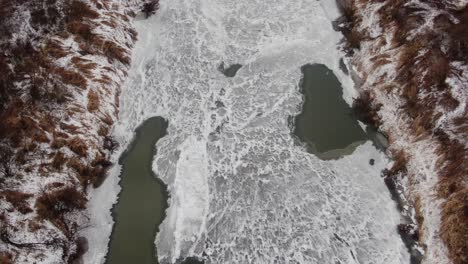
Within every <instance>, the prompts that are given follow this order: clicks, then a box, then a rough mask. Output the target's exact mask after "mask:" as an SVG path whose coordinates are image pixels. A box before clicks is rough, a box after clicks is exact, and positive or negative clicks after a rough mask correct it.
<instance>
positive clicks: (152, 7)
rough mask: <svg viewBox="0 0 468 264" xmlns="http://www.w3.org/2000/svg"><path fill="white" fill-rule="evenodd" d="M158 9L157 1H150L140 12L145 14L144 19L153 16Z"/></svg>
mask: <svg viewBox="0 0 468 264" xmlns="http://www.w3.org/2000/svg"><path fill="white" fill-rule="evenodd" d="M158 9H159V0H151V1H149V2H147V3H144V4H143V7H142V12H143V13H144V14H145V16H146V18H148V17H150V16H152V15H154V14H155V13H156V11H157V10H158Z"/></svg>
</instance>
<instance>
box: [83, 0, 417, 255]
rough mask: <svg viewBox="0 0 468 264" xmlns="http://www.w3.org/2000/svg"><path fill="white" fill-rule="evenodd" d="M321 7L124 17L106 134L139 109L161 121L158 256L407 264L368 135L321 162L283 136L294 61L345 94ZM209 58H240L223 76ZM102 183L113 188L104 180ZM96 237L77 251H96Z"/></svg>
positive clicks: (188, 6)
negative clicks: (130, 22)
mask: <svg viewBox="0 0 468 264" xmlns="http://www.w3.org/2000/svg"><path fill="white" fill-rule="evenodd" d="M334 18H336V10H335V6H334V0H328V1H317V0H297V1H284V0H282V1H277V0H276V1H275V0H272V1H264V0H238V1H232V0H218V1H214V0H170V1H169V0H164V1H161V9H160V10H159V11H158V13H157V15H156V16H153V17H151V18H150V19H148V20H140V21H137V22H136V26H137V29H138V32H139V42H138V43H137V47H136V49H135V52H134V58H133V66H132V67H133V68H132V71H131V72H130V75H129V80H128V82H127V84H126V86H125V87H124V89H123V93H122V96H121V112H120V122H119V124H118V125H117V127H116V130H115V135H116V136H117V139H118V140H119V141H120V143H121V145H122V146H126V145H127V144H128V143H129V142H130V141H131V139H132V137H133V131H134V130H135V128H136V127H138V126H139V125H140V124H141V123H142V122H143V121H144V120H146V119H147V118H148V117H151V116H162V117H164V118H165V119H167V120H168V121H169V126H168V128H167V135H166V136H165V137H164V138H162V139H160V140H159V141H158V143H157V145H156V147H157V155H156V156H155V158H154V162H153V170H154V172H155V174H156V175H158V176H159V177H161V179H162V180H163V181H164V182H165V183H166V184H167V186H168V191H169V194H170V196H171V198H170V200H169V208H168V209H167V211H166V214H167V217H166V218H165V220H164V221H163V223H162V224H161V226H160V232H159V233H158V235H157V237H156V241H155V243H156V246H157V252H158V259H159V262H160V263H176V262H180V261H182V260H183V259H184V258H186V257H203V258H204V259H205V262H206V263H220V264H224V263H266V264H270V263H279V264H281V263H304V264H306V263H320V264H322V263H330V264H332V263H333V264H337V263H343V264H344V263H376V264H380V263H385V264H392V263H395V264H396V263H408V262H409V256H408V253H407V251H406V248H405V247H404V245H403V243H402V241H401V239H400V237H399V236H398V234H397V232H396V226H397V224H398V223H399V221H400V219H399V213H398V211H397V210H396V208H395V205H394V203H393V201H392V200H391V198H390V195H389V192H388V190H387V189H386V187H385V185H384V182H383V180H382V178H381V177H380V171H381V170H382V169H383V168H384V166H386V164H387V163H388V160H387V159H386V158H385V156H384V155H383V154H382V153H380V152H379V151H378V150H377V149H376V148H375V147H374V146H373V145H372V143H371V142H367V143H364V144H362V145H360V146H358V147H357V148H356V149H355V150H354V152H352V154H350V155H347V156H345V157H343V158H340V159H338V160H321V159H319V158H318V157H316V156H314V155H313V154H310V153H308V152H307V151H306V147H303V146H298V145H297V144H296V143H295V140H294V138H293V135H292V131H293V128H292V127H291V122H290V120H291V117H293V116H296V115H298V114H299V113H300V111H301V109H302V102H303V96H302V94H301V90H300V87H299V81H300V79H301V77H302V73H301V66H303V65H306V64H308V63H310V64H315V63H318V64H324V65H326V66H327V67H328V68H329V69H331V70H332V71H333V72H334V73H335V74H336V75H337V77H338V79H339V80H340V82H341V83H342V86H343V87H344V89H343V98H344V99H345V100H346V101H347V102H348V103H349V102H350V99H351V97H352V96H354V95H355V94H356V91H354V88H353V83H352V81H351V79H350V78H349V77H347V76H346V75H345V74H344V73H342V72H341V71H340V69H339V59H340V57H341V56H342V54H341V52H339V50H338V48H337V43H338V42H339V41H340V38H341V37H340V34H339V33H337V32H334V31H333V29H332V26H331V20H333V19H334ZM222 62H224V64H225V65H226V66H227V65H231V64H236V63H238V64H241V65H243V66H242V67H241V68H240V69H239V70H238V71H237V73H236V74H235V76H234V77H227V76H225V75H224V74H223V73H221V72H220V71H219V66H220V64H221V63H222ZM315 125H316V126H317V129H320V126H321V124H320V123H317V124H315ZM346 132H347V131H341V133H343V134H345V133H346ZM370 159H373V160H375V163H374V165H373V166H372V165H370V164H369V160H370ZM105 185H107V187H105V186H104V187H103V188H104V189H105V188H108V189H112V190H114V191H115V192H117V191H118V187H116V186H117V182H116V181H115V180H108V181H106V183H105ZM98 196H99V195H97V197H98ZM111 198H112V197H111ZM111 198H109V199H111ZM114 199H115V197H114ZM110 203H112V201H111V202H110ZM109 214H110V213H109ZM109 217H110V216H108V215H104V216H102V217H101V216H100V217H96V219H94V220H92V221H95V222H96V223H98V224H96V226H99V223H100V222H99V221H101V222H102V221H104V220H102V219H107V220H106V221H109ZM106 223H107V222H106ZM100 224H102V223H100ZM102 226H105V225H104V224H102ZM106 228H107V229H106ZM106 228H103V229H102V230H108V229H109V231H105V232H110V228H108V227H106ZM90 232H91V231H90ZM100 239H101V238H96V243H98V244H99V245H101V244H105V243H104V242H105V241H104V240H102V239H101V240H100ZM101 246H102V245H101ZM100 248H101V249H102V247H100V246H97V247H95V249H91V252H89V253H88V255H87V258H88V260H90V259H94V260H95V262H93V263H96V262H98V261H97V260H96V259H99V258H100V257H102V256H101V255H100V254H99V253H96V252H93V250H99V249H100ZM99 261H101V260H99Z"/></svg>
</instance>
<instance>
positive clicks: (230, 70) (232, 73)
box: [218, 62, 242, 78]
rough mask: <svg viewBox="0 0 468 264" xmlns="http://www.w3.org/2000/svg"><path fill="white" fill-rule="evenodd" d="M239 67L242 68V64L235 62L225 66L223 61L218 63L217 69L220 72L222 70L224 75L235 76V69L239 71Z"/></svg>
mask: <svg viewBox="0 0 468 264" xmlns="http://www.w3.org/2000/svg"><path fill="white" fill-rule="evenodd" d="M240 68H242V65H241V64H237V63H236V64H232V65H229V67H227V68H226V67H225V65H224V62H222V63H221V64H220V65H219V67H218V70H219V71H220V72H222V73H223V74H224V76H226V77H230V78H232V77H234V76H236V74H237V71H239V70H240Z"/></svg>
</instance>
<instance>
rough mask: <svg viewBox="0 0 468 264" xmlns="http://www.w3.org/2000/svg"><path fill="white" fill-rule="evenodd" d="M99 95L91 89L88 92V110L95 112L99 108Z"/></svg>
mask: <svg viewBox="0 0 468 264" xmlns="http://www.w3.org/2000/svg"><path fill="white" fill-rule="evenodd" d="M99 102H100V100H99V95H98V93H97V92H96V91H94V90H91V91H89V92H88V111H90V112H95V111H96V110H98V109H99V104H100V103H99Z"/></svg>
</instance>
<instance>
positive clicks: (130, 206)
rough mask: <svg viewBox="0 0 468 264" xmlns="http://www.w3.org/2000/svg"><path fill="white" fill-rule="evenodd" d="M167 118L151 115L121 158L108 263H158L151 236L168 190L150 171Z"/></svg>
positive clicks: (155, 229) (163, 133) (161, 212)
mask: <svg viewBox="0 0 468 264" xmlns="http://www.w3.org/2000/svg"><path fill="white" fill-rule="evenodd" d="M166 129H167V122H166V121H165V120H164V119H163V118H160V117H154V118H150V119H148V120H147V121H145V122H144V123H143V124H142V125H141V126H140V127H139V128H138V129H137V131H136V136H135V139H134V141H133V143H132V144H131V146H130V147H129V149H128V150H127V151H126V152H125V153H124V155H123V156H122V158H121V160H120V164H122V174H121V179H122V180H121V182H120V185H121V186H122V192H121V193H120V196H119V201H118V203H117V205H116V206H115V207H114V209H113V214H114V220H115V225H114V230H113V232H112V236H111V242H110V245H109V253H108V257H107V262H106V263H107V264H150V263H151V264H154V263H157V259H156V249H155V245H154V239H155V236H156V232H157V230H158V226H159V224H160V223H161V222H162V221H163V219H164V216H165V213H164V211H165V209H166V208H167V191H166V187H165V186H164V184H163V183H162V182H160V181H159V180H157V178H156V177H155V175H154V174H153V172H152V169H151V164H152V160H153V157H154V155H155V152H156V149H155V144H156V142H157V141H158V140H159V139H160V138H162V137H163V136H164V135H165V134H166Z"/></svg>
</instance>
